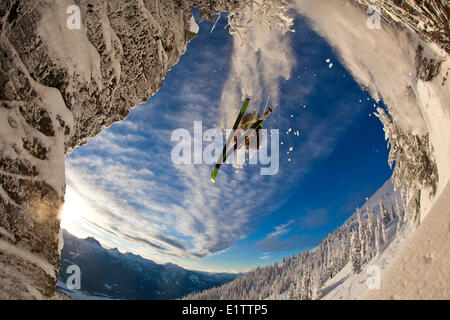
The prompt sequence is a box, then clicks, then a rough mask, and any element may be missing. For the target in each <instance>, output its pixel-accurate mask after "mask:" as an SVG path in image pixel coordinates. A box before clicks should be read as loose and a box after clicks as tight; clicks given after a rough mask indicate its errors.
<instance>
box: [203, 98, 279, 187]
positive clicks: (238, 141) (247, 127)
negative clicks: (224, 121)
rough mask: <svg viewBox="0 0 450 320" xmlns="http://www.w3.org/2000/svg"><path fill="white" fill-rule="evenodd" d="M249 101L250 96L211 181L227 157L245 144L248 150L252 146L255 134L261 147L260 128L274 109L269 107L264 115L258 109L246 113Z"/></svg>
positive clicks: (242, 108) (215, 167) (245, 102)
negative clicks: (251, 141)
mask: <svg viewBox="0 0 450 320" xmlns="http://www.w3.org/2000/svg"><path fill="white" fill-rule="evenodd" d="M249 102H250V99H249V98H247V99H245V101H244V104H243V105H242V107H241V110H240V112H239V114H238V116H237V118H236V121H235V123H234V125H233V134H231V135H230V136H229V137H228V140H227V142H226V143H225V146H224V147H223V151H222V154H221V156H220V157H219V159H218V160H217V162H216V164H215V165H214V169H213V171H212V173H211V181H212V182H213V183H214V182H215V180H216V176H217V173H218V172H219V168H220V166H221V165H222V164H223V163H225V161H226V160H227V158H228V157H229V156H230V155H231V154H232V153H233V152H235V151H236V150H237V149H239V148H241V147H242V146H243V145H245V148H246V149H247V150H248V149H249V148H250V147H251V144H250V140H251V139H254V138H255V136H256V148H257V149H259V148H260V138H261V137H260V136H261V131H260V130H261V129H262V127H263V126H262V124H263V122H264V120H265V119H266V118H267V117H268V116H269V115H270V114H271V113H272V109H270V108H267V109H266V110H265V111H264V113H263V114H262V115H259V114H258V112H256V111H255V112H252V113H248V114H245V110H246V109H247V106H248V104H249ZM253 130H254V131H253Z"/></svg>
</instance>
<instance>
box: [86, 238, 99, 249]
mask: <svg viewBox="0 0 450 320" xmlns="http://www.w3.org/2000/svg"><path fill="white" fill-rule="evenodd" d="M84 241H85V242H88V243H91V244H93V245H96V246H98V247H101V246H102V245H101V244H100V242H98V241H97V239H95V238H94V237H87V238H86V239H84Z"/></svg>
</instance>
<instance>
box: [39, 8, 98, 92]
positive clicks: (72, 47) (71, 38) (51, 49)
mask: <svg viewBox="0 0 450 320" xmlns="http://www.w3.org/2000/svg"><path fill="white" fill-rule="evenodd" d="M72 4H73V2H72V1H70V0H60V1H55V2H54V5H53V6H50V7H49V9H48V10H47V11H46V12H45V15H44V16H43V17H42V19H41V21H40V25H39V27H38V30H37V32H38V34H39V36H40V37H41V38H42V39H43V41H44V42H45V43H46V44H47V48H48V53H49V55H50V57H51V58H52V59H54V60H57V61H58V60H59V61H62V62H63V63H64V65H65V67H66V68H67V70H68V72H69V75H77V76H78V77H79V80H80V81H84V82H86V83H90V82H91V80H94V81H95V82H96V84H97V86H98V88H100V90H101V88H102V81H101V79H102V77H101V71H100V55H99V54H98V52H97V50H96V49H95V47H94V46H93V45H92V44H91V43H90V42H89V40H88V38H87V35H86V28H85V27H84V26H82V27H81V29H80V30H77V29H74V30H71V29H69V28H67V18H68V15H67V13H66V9H67V8H68V7H69V6H70V5H72Z"/></svg>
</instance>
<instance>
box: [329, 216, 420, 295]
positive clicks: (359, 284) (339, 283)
mask: <svg viewBox="0 0 450 320" xmlns="http://www.w3.org/2000/svg"><path fill="white" fill-rule="evenodd" d="M394 227H395V226H394V225H393V224H391V228H389V238H390V240H389V243H388V244H387V246H386V248H385V249H384V251H383V252H382V253H381V254H380V255H378V256H375V257H374V258H373V259H372V260H370V261H369V262H368V263H367V264H366V265H365V266H364V267H363V269H362V270H361V272H360V273H358V274H356V275H355V274H353V272H352V270H351V264H350V262H349V263H348V264H347V265H346V266H345V267H344V268H343V269H342V270H341V271H340V272H339V273H338V274H337V275H335V276H334V277H333V278H331V279H330V280H328V281H327V282H326V283H325V284H324V285H323V287H322V289H321V290H322V292H323V297H322V298H321V299H323V300H354V299H358V298H359V297H361V295H363V294H364V293H365V292H366V291H367V290H368V288H367V279H368V277H369V276H371V272H370V268H373V266H376V267H378V268H379V270H380V271H383V270H384V269H386V267H387V266H388V264H389V263H390V262H391V261H392V260H393V258H394V257H395V256H396V255H397V253H398V252H399V250H400V249H401V248H402V247H403V246H404V244H405V240H406V239H407V238H408V237H409V236H410V235H411V228H410V225H409V224H408V223H407V224H404V225H403V226H402V229H401V230H400V232H399V234H397V235H396V234H395V233H394V232H395V231H394V230H393V229H394ZM368 269H369V270H368Z"/></svg>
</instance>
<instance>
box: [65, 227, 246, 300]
mask: <svg viewBox="0 0 450 320" xmlns="http://www.w3.org/2000/svg"><path fill="white" fill-rule="evenodd" d="M63 239H64V247H63V248H62V251H61V266H60V269H59V278H58V284H57V289H58V290H59V291H62V292H64V293H65V294H67V295H69V296H71V297H72V298H76V299H177V298H181V297H183V296H185V295H187V294H188V293H191V292H198V291H202V290H205V289H210V288H213V287H217V286H220V285H222V284H225V283H227V282H230V281H232V280H234V279H235V278H236V277H238V276H239V275H238V274H230V273H210V272H202V271H193V270H187V269H184V268H182V267H180V266H178V265H175V264H173V263H166V264H158V263H156V262H154V261H152V260H148V259H145V258H143V257H141V256H139V255H135V254H132V253H129V252H127V253H121V252H120V251H119V250H118V249H116V248H113V249H106V248H104V247H102V245H101V244H100V242H98V241H97V240H96V239H95V238H93V237H88V238H86V239H79V238H77V237H75V236H73V235H71V234H70V233H69V232H67V231H66V230H63ZM71 265H77V266H78V267H79V268H80V271H81V276H80V280H81V281H80V282H81V283H80V286H81V288H80V290H75V289H73V290H70V289H69V288H68V286H67V280H68V279H69V277H70V276H71V275H72V274H73V271H72V272H70V269H69V270H68V268H69V266H71ZM68 271H69V273H68Z"/></svg>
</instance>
